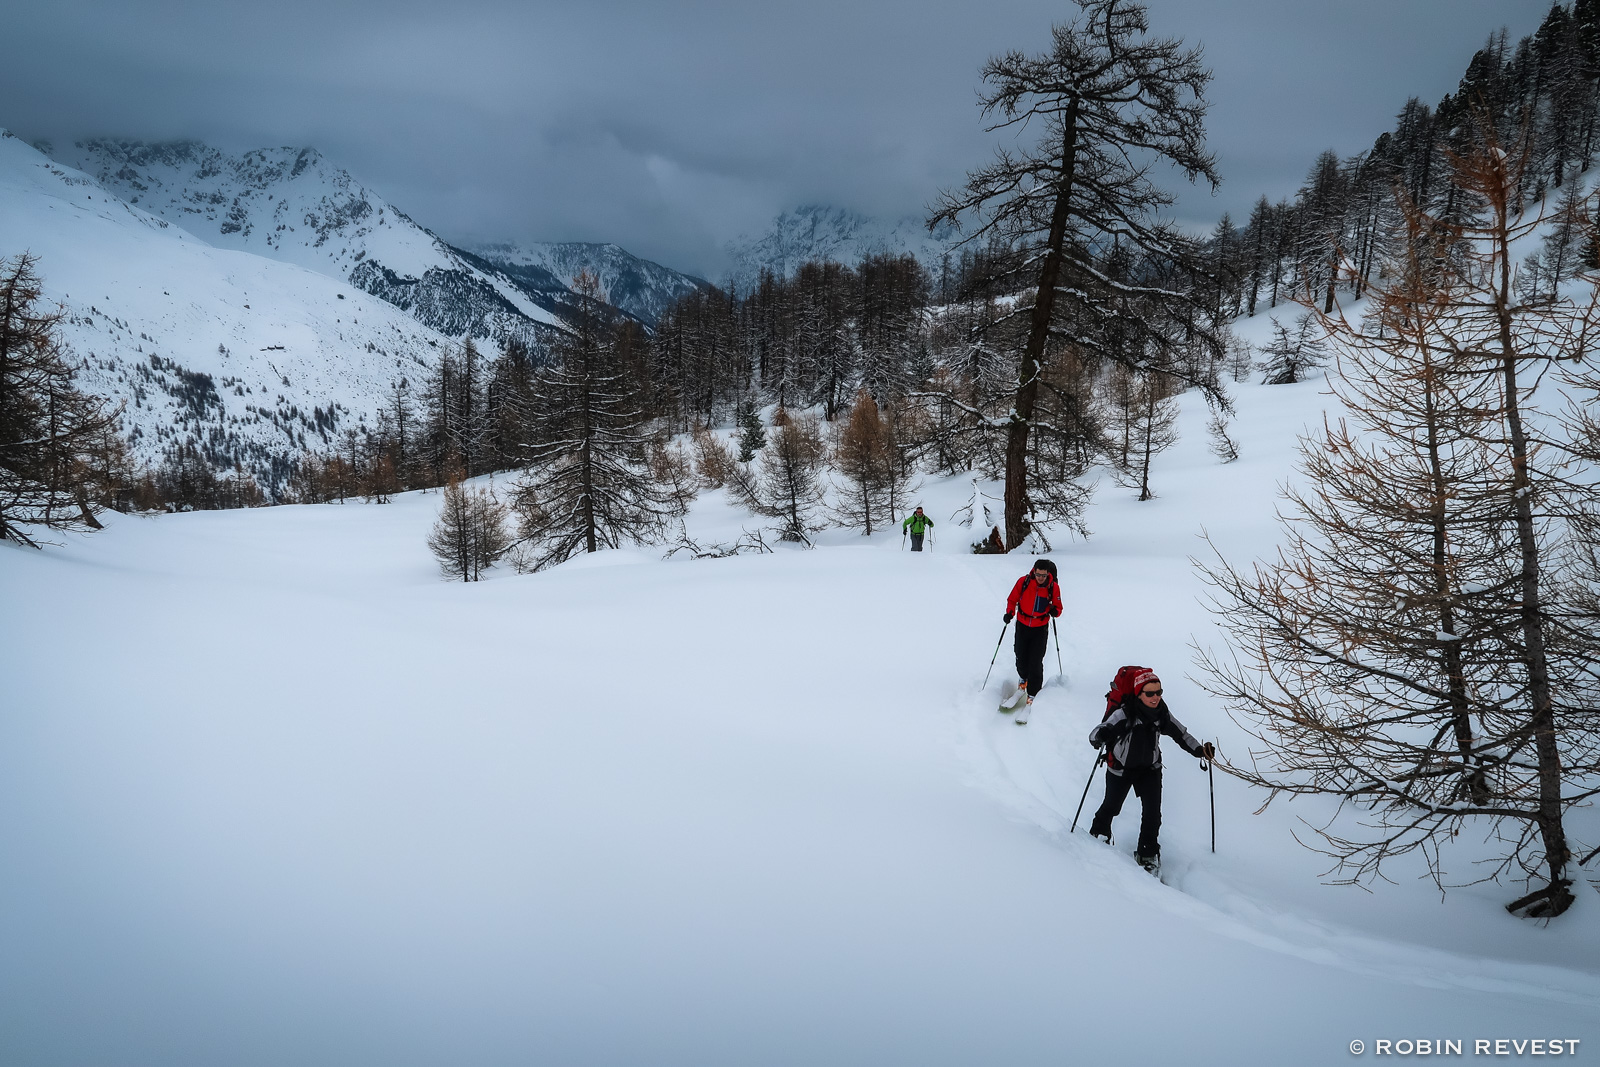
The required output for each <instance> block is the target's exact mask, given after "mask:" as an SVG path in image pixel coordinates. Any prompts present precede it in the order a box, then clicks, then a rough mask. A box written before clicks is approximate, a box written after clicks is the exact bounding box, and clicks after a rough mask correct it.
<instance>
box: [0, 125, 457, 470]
mask: <svg viewBox="0 0 1600 1067" xmlns="http://www.w3.org/2000/svg"><path fill="white" fill-rule="evenodd" d="M254 232H255V231H252V234H253V235H254ZM246 240H248V238H247V239H246ZM313 247H314V246H310V245H308V246H306V247H305V248H302V249H301V250H300V251H299V253H297V254H300V255H303V256H306V257H308V258H309V257H312V255H313V253H312V251H311V249H312V248H313ZM25 251H26V252H31V253H32V254H33V255H34V256H36V257H37V258H38V268H37V269H38V271H39V274H40V276H41V277H42V279H43V281H44V285H45V294H46V296H47V298H48V299H49V300H50V301H51V302H53V303H59V304H60V305H61V307H62V309H63V311H64V313H65V316H66V317H65V320H64V322H63V324H62V333H63V339H64V340H65V341H66V343H67V344H68V346H69V347H70V349H71V351H72V353H73V355H74V356H75V357H76V358H77V360H78V361H79V362H80V363H81V370H80V372H79V382H80V385H81V386H82V387H83V388H85V389H86V390H87V391H90V392H95V393H99V394H101V395H104V396H109V397H111V398H113V399H115V400H121V401H125V402H126V404H127V411H126V420H127V424H128V428H129V430H130V432H131V433H132V436H133V439H134V443H135V446H136V448H137V449H138V451H139V453H140V454H141V455H142V456H143V457H144V458H146V459H150V460H156V459H159V457H160V456H161V454H162V453H163V452H164V451H165V450H166V449H168V448H169V447H171V446H173V445H176V444H179V443H181V442H183V441H185V440H190V441H193V442H194V443H196V444H197V445H199V446H200V447H201V448H202V449H203V450H204V451H205V452H206V453H207V454H208V455H209V456H210V457H211V459H212V460H213V462H216V463H218V464H220V465H225V466H226V465H232V464H233V463H241V464H243V465H244V466H245V467H246V468H247V469H250V470H253V471H254V472H256V473H257V474H258V476H259V477H261V478H263V479H264V480H266V481H268V482H273V481H277V480H279V479H281V478H282V477H283V475H284V474H285V473H286V470H287V461H288V460H289V459H290V457H292V456H295V455H298V454H299V452H300V451H301V450H302V449H303V448H305V447H307V446H311V447H321V446H323V445H324V444H325V443H326V442H327V441H328V440H329V439H330V435H331V434H332V433H333V432H335V431H337V430H339V429H342V428H344V427H345V426H347V425H352V424H353V423H354V422H357V421H360V420H361V419H363V418H365V417H368V415H369V413H371V412H372V411H374V410H375V408H376V407H377V406H378V405H379V404H381V403H382V400H383V396H384V394H385V392H386V391H387V390H388V389H389V387H390V385H391V384H392V383H393V382H394V381H396V380H397V379H399V378H401V377H408V378H410V379H411V380H412V381H413V382H416V381H418V380H420V379H421V378H422V377H425V375H426V373H427V370H428V368H429V367H430V366H432V365H433V364H434V363H435V362H436V361H437V359H436V353H437V351H438V348H439V346H441V345H446V344H449V343H451V341H450V339H449V338H448V337H446V336H444V335H443V334H441V333H439V332H437V331H435V330H432V329H430V328H428V327H427V326H425V325H423V324H421V323H419V322H418V321H417V320H416V319H414V318H412V317H411V316H409V315H407V314H405V313H404V312H403V311H401V310H400V309H398V308H396V307H394V306H392V305H391V304H389V303H386V302H385V301H383V300H379V299H377V298H376V297H373V296H370V295H368V294H367V293H364V292H362V291H361V290H360V289H358V288H355V287H353V286H351V285H348V284H346V283H344V282H341V281H338V280H336V279H334V278H331V277H329V276H328V275H327V274H326V273H321V272H318V271H315V270H311V269H307V267H305V266H300V265H295V264H294V263H286V262H281V261H279V260H278V259H275V258H267V257H264V256H261V255H256V254H253V253H252V252H250V251H247V250H245V249H243V248H240V249H229V248H217V247H213V246H212V245H210V244H208V243H207V242H205V241H203V240H200V239H198V238H196V237H195V236H193V235H192V234H190V233H189V232H187V231H186V230H185V229H183V228H181V227H179V226H177V225H173V224H171V223H170V222H169V221H167V220H165V219H162V218H159V217H157V216H154V215H151V214H149V213H147V212H146V211H144V210H143V209H142V207H135V206H133V205H131V204H129V203H127V202H125V201H123V200H121V199H119V198H117V197H116V196H113V195H111V194H110V193H108V192H107V191H106V190H105V189H104V188H103V187H102V186H101V185H100V184H99V183H97V182H96V181H95V180H94V179H93V178H91V177H89V176H87V175H85V174H82V173H80V172H77V171H73V170H70V169H68V168H66V167H64V166H62V165H60V164H58V163H56V162H54V161H52V160H51V159H49V158H47V157H46V156H44V155H41V154H40V153H39V152H37V151H35V150H34V149H32V148H30V147H28V146H27V145H25V144H23V143H22V141H20V140H19V139H17V138H16V137H13V136H11V135H10V134H8V133H4V132H0V256H5V257H10V256H15V255H17V254H18V253H21V252H25ZM285 258H288V257H287V256H286V257H285Z"/></svg>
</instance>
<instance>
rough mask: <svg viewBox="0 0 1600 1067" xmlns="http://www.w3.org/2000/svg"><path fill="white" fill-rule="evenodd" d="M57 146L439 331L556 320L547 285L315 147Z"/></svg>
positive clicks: (222, 232) (255, 249) (130, 195)
mask: <svg viewBox="0 0 1600 1067" xmlns="http://www.w3.org/2000/svg"><path fill="white" fill-rule="evenodd" d="M53 154H54V156H55V158H56V159H58V160H59V161H62V162H65V163H67V164H68V165H70V166H73V167H76V168H78V169H79V170H82V171H84V172H85V173H87V174H89V175H90V176H92V177H93V178H95V179H96V180H97V181H99V183H100V184H101V185H102V186H103V187H105V188H106V189H109V190H110V191H112V192H114V193H116V194H117V195H118V196H121V197H122V198H123V199H125V200H126V201H127V202H128V203H130V204H133V205H135V206H137V207H139V208H140V209H142V210H144V211H146V212H149V213H150V214H152V215H155V216H156V217H158V218H161V219H165V220H166V221H167V222H170V223H173V224H174V225H178V226H182V227H183V228H184V229H186V230H188V231H190V232H191V233H193V234H195V235H196V236H198V237H200V238H201V239H202V240H204V241H206V242H207V243H209V244H213V245H216V246H217V247H219V248H231V249H237V250H238V251H242V252H251V253H254V254H256V255H261V256H266V257H269V258H272V259H277V260H282V261H284V262H288V263H294V264H297V265H299V266H302V267H305V268H307V269H309V270H314V271H318V272H319V273H322V274H326V275H329V276H330V277H334V278H339V279H343V280H347V281H348V282H349V283H350V284H351V285H353V286H355V287H357V288H359V289H363V290H365V291H367V292H369V293H372V294H374V295H376V296H379V297H381V298H383V299H384V300H387V301H389V302H390V303H392V304H394V305H396V306H397V307H400V308H402V309H404V310H406V311H408V312H410V313H411V314H412V315H413V316H414V317H415V318H417V319H418V320H419V321H421V322H423V323H425V324H426V325H428V326H431V327H433V328H434V329H435V330H438V331H440V332H441V333H445V334H449V335H452V336H462V335H464V334H468V333H470V334H472V335H473V336H475V337H479V338H485V339H488V340H491V341H500V340H503V339H505V338H507V337H512V336H516V337H520V338H522V339H523V340H525V341H528V342H530V343H533V344H535V345H538V344H540V343H541V342H542V341H544V340H547V339H548V336H549V333H548V330H549V328H550V327H553V326H555V327H558V326H559V325H560V323H561V319H560V317H559V315H558V314H557V311H558V310H559V308H558V307H557V306H556V305H555V304H554V303H553V302H552V301H550V300H549V299H548V298H547V297H545V296H544V295H543V294H541V293H540V292H538V291H537V290H533V291H530V290H527V289H525V288H524V287H522V286H519V285H517V284H516V283H515V282H514V281H513V280H511V279H509V278H507V277H505V276H503V275H499V274H497V273H495V272H493V271H486V270H484V269H482V267H481V266H480V265H478V264H475V263H473V262H471V261H470V260H468V259H467V258H465V257H463V256H462V255H460V254H459V253H458V252H457V251H456V250H455V249H453V248H451V247H450V246H449V245H447V244H446V243H445V242H443V241H441V240H440V239H439V238H438V237H436V236H434V235H433V234H432V233H430V232H429V231H428V230H426V229H424V228H422V227H421V226H419V225H417V224H416V223H415V222H413V221H412V220H411V219H410V218H409V217H408V216H406V214H405V213H404V212H402V211H400V210H399V209H398V208H396V207H395V206H394V205H392V204H389V203H387V202H385V201H384V200H383V198H382V197H380V196H378V195H377V194H376V193H374V192H373V191H372V190H370V189H368V188H366V187H364V186H363V185H361V184H360V183H359V182H357V181H356V180H355V179H354V178H352V177H351V176H350V174H349V173H348V172H346V171H345V170H343V169H342V168H340V167H337V166H335V165H333V164H332V163H330V162H329V161H328V160H327V159H325V158H324V157H323V156H322V155H321V154H320V153H319V152H317V151H316V150H314V149H310V148H278V149H267V150H257V151H251V152H246V153H244V154H243V155H240V156H232V155H228V154H227V153H224V152H221V151H219V150H217V149H215V148H212V147H209V146H207V145H204V144H200V143H198V142H194V141H174V142H165V143H156V144H151V143H146V142H142V141H120V140H91V141H82V142H78V143H76V144H74V145H71V146H69V147H66V148H62V149H59V150H54V152H53Z"/></svg>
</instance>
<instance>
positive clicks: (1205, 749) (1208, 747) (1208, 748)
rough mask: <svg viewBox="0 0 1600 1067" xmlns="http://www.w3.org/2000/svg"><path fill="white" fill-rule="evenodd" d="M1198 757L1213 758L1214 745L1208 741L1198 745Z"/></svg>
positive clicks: (1214, 756) (1215, 751)
mask: <svg viewBox="0 0 1600 1067" xmlns="http://www.w3.org/2000/svg"><path fill="white" fill-rule="evenodd" d="M1200 758H1201V759H1203V760H1214V759H1216V758H1217V750H1216V747H1215V746H1214V745H1212V744H1211V742H1210V741H1207V742H1206V743H1205V744H1203V745H1201V746H1200Z"/></svg>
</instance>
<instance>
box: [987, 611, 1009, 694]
mask: <svg viewBox="0 0 1600 1067" xmlns="http://www.w3.org/2000/svg"><path fill="white" fill-rule="evenodd" d="M1010 625H1011V623H1010V622H1006V623H1004V624H1003V625H1001V627H1000V640H998V641H996V642H995V643H994V655H992V656H990V657H989V669H988V670H986V671H984V672H983V687H984V688H985V689H987V688H989V675H991V674H993V673H994V661H995V660H997V659H999V658H1000V646H1001V645H1002V644H1004V643H1005V639H1006V627H1007V626H1010Z"/></svg>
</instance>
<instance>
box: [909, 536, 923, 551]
mask: <svg viewBox="0 0 1600 1067" xmlns="http://www.w3.org/2000/svg"><path fill="white" fill-rule="evenodd" d="M911 551H913V552H921V551H922V534H917V533H914V534H912V535H911Z"/></svg>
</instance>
